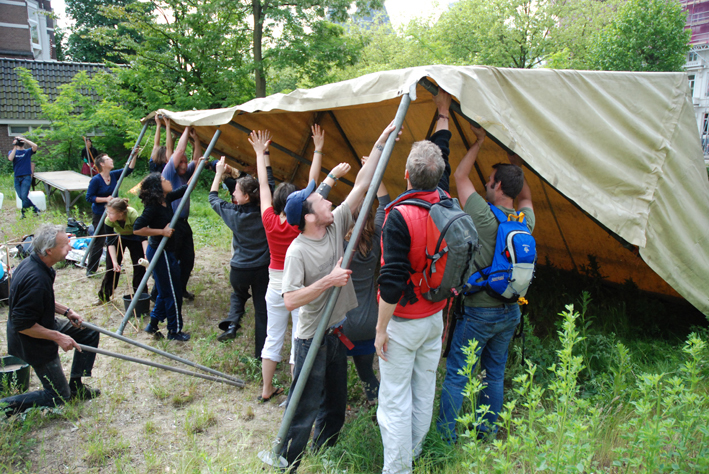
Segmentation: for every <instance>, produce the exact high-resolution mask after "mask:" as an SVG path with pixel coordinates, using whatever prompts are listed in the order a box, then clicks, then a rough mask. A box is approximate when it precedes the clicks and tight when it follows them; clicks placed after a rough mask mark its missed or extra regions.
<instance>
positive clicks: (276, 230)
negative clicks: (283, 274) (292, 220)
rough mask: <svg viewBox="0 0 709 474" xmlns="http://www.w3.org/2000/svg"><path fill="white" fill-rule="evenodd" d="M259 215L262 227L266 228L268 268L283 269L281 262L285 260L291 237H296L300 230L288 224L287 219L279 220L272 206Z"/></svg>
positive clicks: (291, 240) (279, 217)
mask: <svg viewBox="0 0 709 474" xmlns="http://www.w3.org/2000/svg"><path fill="white" fill-rule="evenodd" d="M261 217H262V219H263V228H264V229H265V230H266V240H268V248H269V250H270V251H271V264H270V265H269V266H268V268H270V269H271V270H283V264H284V262H285V261H286V251H287V250H288V247H290V243H291V242H293V239H295V238H296V237H298V234H300V231H299V230H298V227H294V226H292V225H290V224H288V222H287V221H283V222H281V216H279V215H276V213H275V211H274V210H273V208H272V207H269V208H268V209H266V210H265V211H263V214H262V216H261Z"/></svg>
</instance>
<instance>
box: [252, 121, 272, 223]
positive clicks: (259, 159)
mask: <svg viewBox="0 0 709 474" xmlns="http://www.w3.org/2000/svg"><path fill="white" fill-rule="evenodd" d="M249 143H251V146H252V147H254V151H255V152H256V174H257V176H258V187H259V196H260V200H261V214H262V215H263V213H264V211H265V210H266V209H268V208H269V207H272V206H273V197H272V196H271V186H270V185H269V184H268V174H267V171H266V168H267V167H268V166H271V162H270V155H267V154H266V150H268V145H269V144H270V143H271V132H269V131H268V130H263V131H262V130H254V131H253V132H251V135H249Z"/></svg>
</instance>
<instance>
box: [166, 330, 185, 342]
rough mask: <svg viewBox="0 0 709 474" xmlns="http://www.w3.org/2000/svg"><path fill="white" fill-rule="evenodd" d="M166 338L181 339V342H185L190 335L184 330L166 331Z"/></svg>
mask: <svg viewBox="0 0 709 474" xmlns="http://www.w3.org/2000/svg"><path fill="white" fill-rule="evenodd" d="M167 338H168V339H169V340H170V341H181V342H186V341H189V340H190V335H189V334H188V333H186V332H182V331H180V332H173V331H170V332H168V333H167Z"/></svg>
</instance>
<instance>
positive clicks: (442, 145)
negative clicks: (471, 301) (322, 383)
mask: <svg viewBox="0 0 709 474" xmlns="http://www.w3.org/2000/svg"><path fill="white" fill-rule="evenodd" d="M434 102H435V104H436V106H437V108H438V122H437V126H436V132H435V133H434V134H433V135H432V136H431V137H430V138H429V139H428V140H424V141H420V142H416V143H414V145H413V146H412V148H411V152H410V154H409V157H408V159H407V161H406V172H405V174H404V177H405V178H406V184H407V191H406V192H405V193H404V194H402V195H401V196H400V197H399V198H397V199H395V200H394V202H393V203H392V204H391V205H389V206H388V207H387V211H386V212H387V215H386V221H385V223H384V227H383V229H382V267H381V271H380V274H379V292H380V300H379V316H378V320H377V332H376V339H375V344H374V345H375V347H376V349H377V355H378V356H379V357H380V361H379V369H380V372H381V385H380V388H379V408H378V410H377V420H378V422H379V427H380V430H381V433H382V443H383V445H384V469H383V471H382V472H411V465H412V460H413V459H414V458H416V457H418V456H419V455H420V454H421V447H422V444H423V440H424V438H425V437H426V433H427V432H428V429H429V426H430V425H431V418H432V416H433V399H434V393H435V389H436V367H437V366H438V361H439V359H440V354H441V335H442V333H443V317H442V310H443V307H444V306H445V305H446V301H445V300H443V301H439V302H432V301H429V300H428V299H425V298H424V297H423V296H422V294H421V286H420V284H421V278H417V275H421V272H423V271H424V268H425V267H426V263H427V257H426V223H427V220H428V216H429V211H428V210H426V209H425V208H423V207H419V206H414V205H399V206H397V205H396V204H397V202H400V201H401V200H402V199H409V198H417V199H420V200H424V201H427V202H430V203H435V202H438V201H439V200H440V198H441V195H440V194H439V190H438V189H437V188H441V189H442V190H443V191H445V194H447V193H448V189H449V180H450V172H451V169H450V165H449V164H448V152H449V145H448V143H449V140H450V137H451V133H450V131H448V120H449V108H450V104H451V96H450V94H448V93H447V92H445V91H444V90H442V89H440V90H439V93H438V95H436V96H434Z"/></svg>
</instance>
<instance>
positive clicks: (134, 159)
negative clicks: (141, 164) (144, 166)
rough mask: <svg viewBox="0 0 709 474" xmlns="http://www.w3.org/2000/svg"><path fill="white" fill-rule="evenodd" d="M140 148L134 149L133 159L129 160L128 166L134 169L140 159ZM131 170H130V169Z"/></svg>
mask: <svg viewBox="0 0 709 474" xmlns="http://www.w3.org/2000/svg"><path fill="white" fill-rule="evenodd" d="M139 154H140V151H139V150H133V159H131V160H130V162H128V168H129V169H130V170H131V171H132V170H133V169H134V168H135V162H136V161H138V155H139ZM129 172H130V171H129Z"/></svg>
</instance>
